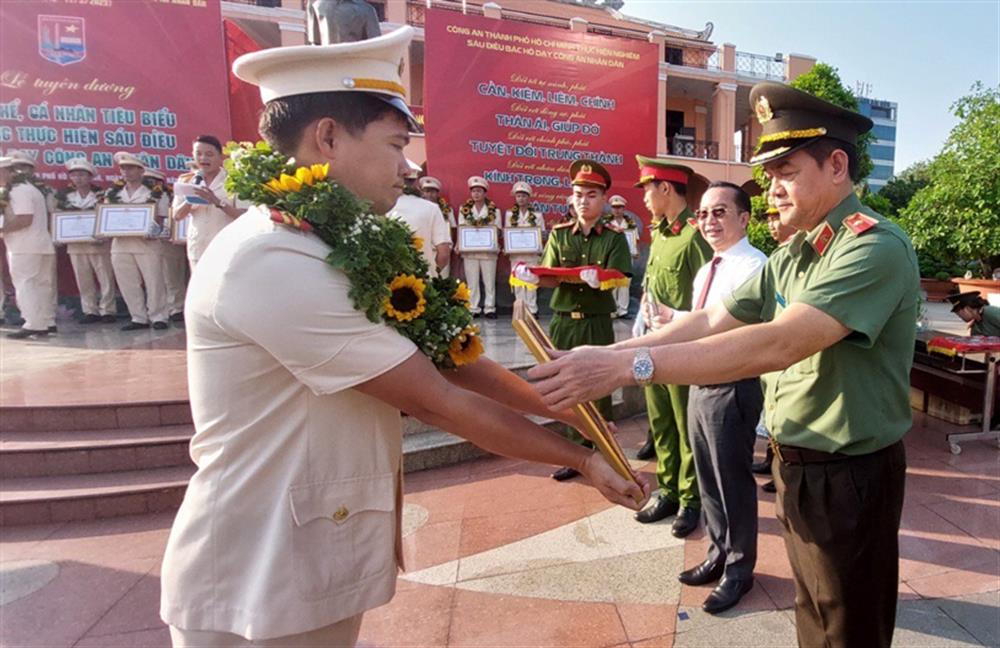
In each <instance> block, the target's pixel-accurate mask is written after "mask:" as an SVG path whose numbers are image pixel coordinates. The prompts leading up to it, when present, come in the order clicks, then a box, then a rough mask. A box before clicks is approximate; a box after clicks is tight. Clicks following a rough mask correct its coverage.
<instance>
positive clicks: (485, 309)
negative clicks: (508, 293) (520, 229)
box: [458, 176, 503, 319]
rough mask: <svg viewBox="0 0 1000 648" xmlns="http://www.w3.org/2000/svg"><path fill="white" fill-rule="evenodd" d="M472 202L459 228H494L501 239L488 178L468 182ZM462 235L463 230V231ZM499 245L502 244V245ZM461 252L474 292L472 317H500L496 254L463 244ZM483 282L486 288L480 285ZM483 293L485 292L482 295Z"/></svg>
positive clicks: (463, 211) (461, 215)
mask: <svg viewBox="0 0 1000 648" xmlns="http://www.w3.org/2000/svg"><path fill="white" fill-rule="evenodd" d="M468 185H469V199H468V200H466V201H465V203H463V204H462V206H461V207H460V208H459V210H458V226H459V227H462V226H469V227H494V228H496V230H497V232H496V235H497V236H499V235H500V228H501V227H502V225H503V224H502V223H501V219H502V217H503V216H502V215H501V214H500V209H499V208H498V207H497V206H496V204H494V202H493V201H492V200H490V199H489V198H487V197H486V193H487V192H488V191H489V190H490V183H489V182H487V181H486V179H485V178H481V177H479V176H472V177H471V178H469V180H468ZM459 231H461V230H459ZM498 242H499V241H498ZM458 251H459V253H460V254H461V255H462V265H463V266H464V267H465V281H466V283H467V284H468V285H469V290H470V291H472V302H471V308H472V316H473V317H479V315H480V313H485V314H486V318H487V319H496V317H497V305H496V304H497V255H498V254H499V253H500V252H499V249H497V250H494V251H484V250H476V251H472V250H463V249H462V242H461V241H459V243H458ZM480 280H482V284H483V288H482V289H480V287H479V282H480ZM481 291H482V292H481ZM483 292H485V303H484V304H483V305H482V306H480V305H479V304H480V300H481V299H482V298H483Z"/></svg>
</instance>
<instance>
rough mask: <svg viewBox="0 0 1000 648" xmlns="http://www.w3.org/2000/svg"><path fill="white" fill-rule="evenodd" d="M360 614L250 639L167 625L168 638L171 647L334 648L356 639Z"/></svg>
mask: <svg viewBox="0 0 1000 648" xmlns="http://www.w3.org/2000/svg"><path fill="white" fill-rule="evenodd" d="M362 616H364V615H363V614H358V615H356V616H352V617H349V618H347V619H344V620H343V621H338V622H337V623H334V624H333V625H328V626H326V627H323V628H317V629H316V630H310V631H309V632H302V633H299V634H294V635H285V636H284V637H275V638H273V639H261V640H258V641H251V640H249V639H244V638H243V637H241V636H239V635H235V634H230V633H228V632H212V631H207V630H182V629H180V628H177V627H175V626H170V641H171V642H172V643H173V645H174V648H247V647H250V646H261V647H262V648H334V647H337V648H339V647H341V646H346V647H350V646H354V644H356V643H357V642H358V632H359V631H360V630H361V617H362Z"/></svg>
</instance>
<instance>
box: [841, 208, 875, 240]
mask: <svg viewBox="0 0 1000 648" xmlns="http://www.w3.org/2000/svg"><path fill="white" fill-rule="evenodd" d="M876 225H878V221H877V220H876V219H874V218H872V217H871V216H869V215H867V214H862V213H861V212H855V213H854V214H852V215H850V216H848V217H847V218H845V219H844V227H846V228H847V229H849V230H851V232H852V233H853V234H854V235H855V236H857V235H858V234H863V233H865V232H867V231H868V230H870V229H871V228H873V227H875V226H876Z"/></svg>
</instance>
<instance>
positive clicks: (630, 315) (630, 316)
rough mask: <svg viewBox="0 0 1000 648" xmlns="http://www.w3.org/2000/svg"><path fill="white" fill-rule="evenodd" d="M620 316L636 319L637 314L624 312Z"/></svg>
mask: <svg viewBox="0 0 1000 648" xmlns="http://www.w3.org/2000/svg"><path fill="white" fill-rule="evenodd" d="M618 317H620V318H622V319H623V320H631V319H635V315H632V314H631V313H624V314H622V315H619V316H618Z"/></svg>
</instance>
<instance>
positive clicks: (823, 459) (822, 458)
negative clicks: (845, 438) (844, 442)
mask: <svg viewBox="0 0 1000 648" xmlns="http://www.w3.org/2000/svg"><path fill="white" fill-rule="evenodd" d="M771 448H772V449H773V450H774V456H776V457H777V458H778V459H779V460H780V461H781V463H785V464H790V465H803V464H813V463H829V462H831V461H843V460H844V459H848V458H850V455H845V454H842V453H840V452H823V451H822V450H812V449H810V448H797V447H795V446H788V445H781V444H779V443H778V442H777V441H775V440H774V439H771Z"/></svg>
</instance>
